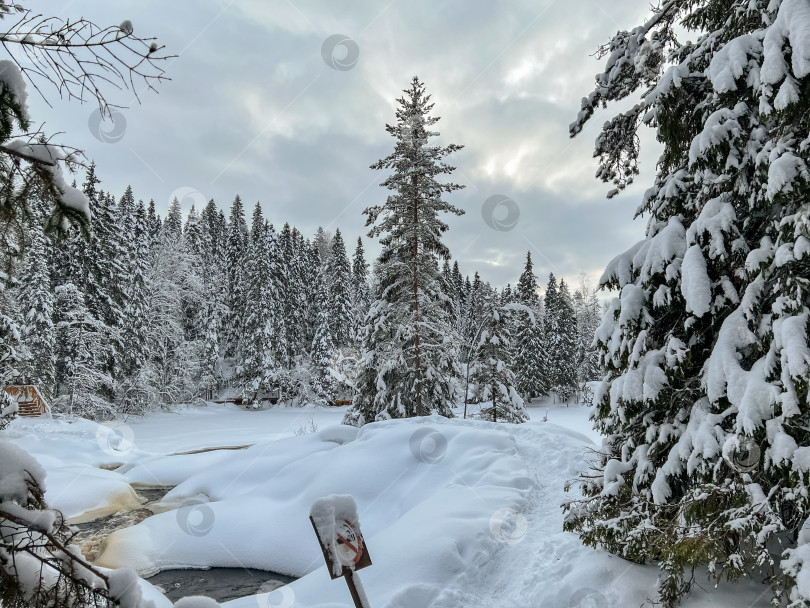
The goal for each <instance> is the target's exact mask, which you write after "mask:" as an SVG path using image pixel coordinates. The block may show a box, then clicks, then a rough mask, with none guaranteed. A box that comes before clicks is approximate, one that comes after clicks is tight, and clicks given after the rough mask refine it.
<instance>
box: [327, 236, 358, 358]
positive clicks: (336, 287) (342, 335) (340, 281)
mask: <svg viewBox="0 0 810 608" xmlns="http://www.w3.org/2000/svg"><path fill="white" fill-rule="evenodd" d="M324 280H325V282H326V285H324V286H322V289H323V288H326V291H327V302H328V304H329V310H328V314H329V323H330V326H331V329H330V332H331V334H332V340H333V342H334V345H335V348H343V347H344V346H348V345H349V344H350V343H351V337H352V272H351V266H350V265H349V257H348V256H347V254H346V244H345V243H344V242H343V236H342V235H341V234H340V230H339V229H338V230H336V231H335V236H334V238H333V239H332V247H331V251H330V255H329V258H328V260H327V263H326V276H325V278H324Z"/></svg>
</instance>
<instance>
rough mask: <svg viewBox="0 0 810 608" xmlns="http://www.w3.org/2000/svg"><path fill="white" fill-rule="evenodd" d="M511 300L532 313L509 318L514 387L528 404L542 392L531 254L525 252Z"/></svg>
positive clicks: (542, 364) (537, 303)
mask: <svg viewBox="0 0 810 608" xmlns="http://www.w3.org/2000/svg"><path fill="white" fill-rule="evenodd" d="M515 300H516V301H517V302H518V303H519V304H522V305H523V306H526V307H528V308H530V309H531V310H532V312H533V313H534V319H531V318H530V317H529V314H528V313H520V312H518V313H516V314H514V315H513V317H514V323H515V326H516V329H517V330H518V331H517V335H516V337H515V339H514V355H515V359H514V365H513V370H514V373H515V379H516V380H515V381H516V386H517V388H518V392H519V393H520V394H521V395H522V396H523V398H524V399H526V400H528V401H531V400H532V399H533V398H534V397H539V396H540V395H543V394H545V393H546V391H547V388H546V385H545V382H544V379H545V368H546V365H547V363H546V352H545V349H544V347H543V320H542V317H541V316H540V296H539V295H538V293H537V276H536V275H535V274H534V264H533V263H532V254H531V252H527V253H526V266H525V268H524V269H523V273H521V275H520V279H519V280H518V284H517V289H516V291H515Z"/></svg>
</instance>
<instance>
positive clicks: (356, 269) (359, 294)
mask: <svg viewBox="0 0 810 608" xmlns="http://www.w3.org/2000/svg"><path fill="white" fill-rule="evenodd" d="M370 306H371V286H370V285H369V276H368V263H367V262H366V255H365V251H364V249H363V239H362V238H361V237H357V247H356V248H355V250H354V255H353V256H352V334H351V343H352V345H354V346H356V347H359V346H360V345H361V343H362V335H363V332H362V329H363V327H364V325H365V322H366V314H368V309H369V307H370Z"/></svg>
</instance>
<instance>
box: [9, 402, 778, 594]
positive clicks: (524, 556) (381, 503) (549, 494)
mask: <svg viewBox="0 0 810 608" xmlns="http://www.w3.org/2000/svg"><path fill="white" fill-rule="evenodd" d="M591 411H592V410H591V409H589V408H585V407H582V406H570V407H565V406H561V405H555V404H553V403H550V402H547V401H546V402H539V403H538V402H535V403H533V404H532V407H531V408H530V413H531V421H530V422H529V423H526V424H523V425H504V424H497V425H496V424H492V423H488V422H481V421H473V420H466V421H465V420H459V419H455V420H447V419H443V418H439V417H432V418H421V419H413V420H404V421H392V422H385V423H375V424H371V425H367V426H366V427H364V428H363V429H360V430H358V429H354V428H350V427H344V426H339V423H340V420H341V418H342V415H343V412H344V408H314V407H308V408H303V409H300V408H274V409H271V410H266V411H259V412H245V411H242V410H240V409H238V408H236V407H234V406H227V405H216V406H215V405H211V406H208V407H196V408H185V409H181V410H178V411H177V412H176V413H161V414H153V415H150V416H148V417H146V418H144V419H142V420H129V421H127V422H126V423H115V424H106V425H98V424H95V423H91V422H88V421H84V420H78V421H75V422H73V423H67V422H66V421H64V420H44V419H43V420H17V421H15V422H14V423H13V424H12V425H11V426H10V427H9V428H8V429H7V430H6V431H4V432H3V433H4V435H5V436H7V437H9V438H11V439H12V440H13V441H14V442H15V443H16V444H18V445H20V446H21V447H23V448H25V449H26V450H28V451H29V452H31V453H32V454H33V455H34V456H35V457H36V458H37V460H38V461H39V462H40V463H41V464H42V466H43V468H45V470H46V472H47V478H46V485H47V494H46V497H47V499H48V500H49V502H50V503H51V504H52V505H53V506H55V507H58V508H61V509H63V510H64V511H65V514H66V515H67V516H68V517H73V518H76V519H77V520H83V519H87V518H89V517H94V516H96V515H98V514H99V513H104V512H105V511H106V512H109V511H110V510H116V509H127V508H133V507H132V501H133V500H136V498H135V497H134V494H133V493H132V490H131V488H130V485H129V484H134V485H135V486H136V487H137V486H150V485H151V486H177V487H175V488H174V489H173V490H172V491H170V492H169V493H168V494H167V495H166V497H165V498H164V499H163V501H162V505H161V507H162V508H161V509H160V510H163V509H164V508H165V511H164V512H161V513H159V514H157V515H154V516H152V517H149V518H148V519H146V520H145V521H143V522H141V523H140V524H138V525H136V526H133V527H131V528H127V529H124V530H121V531H119V532H116V533H114V534H113V535H112V536H111V537H109V539H108V541H107V544H106V547H105V550H104V551H103V552H102V554H101V556H100V558H99V560H98V564H100V565H103V566H107V567H120V566H129V567H134V568H136V569H138V571H139V572H140V573H141V574H148V573H151V572H154V571H156V570H159V569H167V568H177V567H201V566H202V567H205V566H230V567H250V568H259V569H264V570H268V571H271V572H278V573H283V574H289V575H292V576H296V577H301V578H299V580H297V581H296V582H294V583H292V584H290V585H288V586H287V587H284V588H282V589H279V590H277V591H274V592H272V593H270V594H264V595H260V596H256V597H252V596H251V597H246V598H242V599H240V600H235V601H233V602H229V603H227V604H226V605H227V606H228V608H256V606H257V602H258V605H259V606H261V607H265V608H270V607H284V608H293V607H301V608H303V607H312V606H319V607H326V606H350V605H351V600H350V597H349V594H348V591H347V589H346V585H345V584H344V583H343V582H342V581H341V580H336V581H332V580H331V579H330V577H329V575H328V573H327V571H326V567H325V566H324V564H323V557H322V555H321V553H320V550H319V548H318V545H317V541H316V539H315V535H314V533H313V530H312V528H311V526H310V523H309V520H308V515H309V508H310V506H311V504H312V503H313V502H314V501H315V500H316V499H317V498H320V497H322V496H325V495H328V494H334V493H339V494H351V495H353V496H354V497H355V499H356V501H357V504H358V508H359V516H360V522H361V524H362V528H363V532H364V534H365V537H366V542H367V545H368V549H369V553H370V555H371V558H372V561H373V565H372V566H370V567H369V568H367V569H364V570H362V571H361V578H362V580H363V583H364V585H365V588H366V592H367V594H368V596H369V599H370V601H371V604H372V605H373V606H375V607H382V606H387V607H390V608H410V607H413V608H423V607H426V606H435V607H437V608H438V607H451V606H465V607H481V608H484V607H490V606H492V607H495V606H497V607H499V608H501V607H504V606H510V607H511V606H526V607H529V606H531V607H532V608H535V607H541V608H570V607H577V606H579V607H580V608H586V607H599V608H607V607H614V606H615V607H625V606H627V607H635V606H642V605H645V602H647V604H646V605H651V604H650V603H649V600H650V599H651V598H654V597H655V579H656V574H657V570H656V568H655V567H654V566H644V567H642V566H637V565H633V564H630V563H628V562H625V561H623V560H621V559H619V558H616V557H614V556H611V555H608V554H606V553H604V552H602V551H596V550H593V549H590V548H587V547H583V546H582V545H581V543H580V542H579V541H578V539H577V537H576V536H575V535H573V534H569V533H565V532H562V530H561V529H562V512H561V510H560V508H559V505H560V504H561V503H562V502H563V501H564V500H565V499H566V494H565V493H564V491H563V487H564V484H565V482H566V481H567V480H569V479H571V478H573V477H574V476H575V474H576V472H577V470H579V469H580V468H582V467H583V466H584V461H583V457H584V456H585V454H586V450H587V449H588V447H589V446H590V447H593V443H592V441H598V436H597V435H596V434H595V433H594V432H593V430H592V429H591V425H590V422H589V421H588V419H587V418H588V415H589V414H590V412H591ZM544 418H547V419H548V421H544V420H543V419H544ZM315 429H317V430H315ZM246 446H247V447H246ZM212 448H213V449H212ZM216 448H229V449H216ZM101 467H104V468H101ZM111 467H116V469H115V470H106V469H107V468H111ZM271 579H272V575H270V574H268V582H267V587H266V588H267V589H272V588H274V587H275V584H274V583H273V582H272V580H271ZM698 583H699V584H701V587H700V588H698V589H697V590H696V591H695V593H693V595H692V596H691V597H690V598H689V599H688V600H686V601H685V602H684V604H683V606H684V608H703V607H706V608H708V607H709V606H713V607H714V606H721V607H722V606H728V607H732V606H733V607H735V608H736V607H738V606H744V607H751V608H755V607H762V608H764V607H765V606H767V605H768V602H767V598H768V594H767V592H766V590H765V587H764V586H763V585H761V584H759V583H756V582H753V581H743V582H739V583H736V584H734V585H733V586H731V585H728V584H725V585H721V586H720V587H719V588H718V589H714V588H713V585H712V584H711V583H710V582H708V581H707V580H706V579H705V577H703V578H700V577H699V578H698ZM155 597H157V596H155ZM161 605H165V606H169V605H170V603H169V602H168V601H166V602H165V603H163V602H159V603H158V606H161Z"/></svg>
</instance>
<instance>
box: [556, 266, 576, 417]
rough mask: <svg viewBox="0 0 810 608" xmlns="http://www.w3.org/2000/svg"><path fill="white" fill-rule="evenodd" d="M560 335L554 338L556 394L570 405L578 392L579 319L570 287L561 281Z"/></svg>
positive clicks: (559, 293)
mask: <svg viewBox="0 0 810 608" xmlns="http://www.w3.org/2000/svg"><path fill="white" fill-rule="evenodd" d="M555 314H556V317H557V330H558V334H557V335H555V336H552V340H553V346H554V354H555V357H556V362H555V377H554V392H555V393H556V394H557V397H559V398H560V400H562V401H564V402H565V403H568V401H569V400H570V399H571V397H573V396H574V393H576V391H577V384H578V379H579V374H578V372H577V318H576V313H575V311H574V302H573V300H572V298H571V292H570V291H568V285H567V284H566V283H565V281H564V280H562V279H561V280H560V290H559V292H558V294H557V302H556V307H555Z"/></svg>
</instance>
